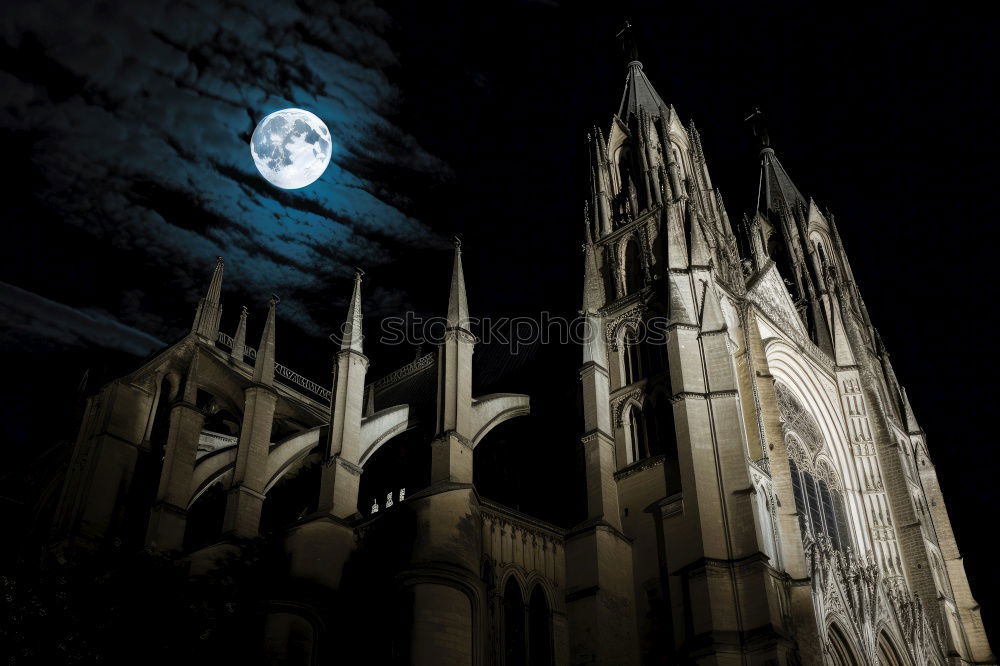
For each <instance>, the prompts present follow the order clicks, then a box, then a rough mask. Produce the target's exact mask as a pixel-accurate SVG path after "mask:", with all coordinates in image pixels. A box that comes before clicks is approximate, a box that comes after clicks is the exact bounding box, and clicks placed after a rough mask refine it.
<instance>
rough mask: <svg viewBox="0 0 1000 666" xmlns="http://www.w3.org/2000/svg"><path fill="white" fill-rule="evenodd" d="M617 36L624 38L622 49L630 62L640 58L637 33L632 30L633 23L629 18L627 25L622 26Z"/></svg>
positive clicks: (626, 21) (626, 20)
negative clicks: (636, 41) (636, 38)
mask: <svg viewBox="0 0 1000 666" xmlns="http://www.w3.org/2000/svg"><path fill="white" fill-rule="evenodd" d="M615 37H617V38H618V39H620V40H622V51H623V52H624V53H625V57H626V58H628V61H629V62H633V61H635V60H638V59H639V49H638V48H636V45H635V34H634V33H633V31H632V23H631V21H629V20H628V18H626V19H625V25H623V26H622V27H621V30H619V31H618V34H616V35H615Z"/></svg>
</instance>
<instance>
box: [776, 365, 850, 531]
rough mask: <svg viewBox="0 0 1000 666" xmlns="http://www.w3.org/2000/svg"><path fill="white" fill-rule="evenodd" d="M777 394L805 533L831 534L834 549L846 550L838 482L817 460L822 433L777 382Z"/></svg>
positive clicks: (789, 392)
mask: <svg viewBox="0 0 1000 666" xmlns="http://www.w3.org/2000/svg"><path fill="white" fill-rule="evenodd" d="M774 393H775V397H776V398H777V401H778V411H779V412H780V414H781V427H782V430H783V431H784V433H785V447H786V449H787V450H788V455H789V458H788V466H789V472H790V473H791V476H792V490H793V492H794V494H795V509H796V511H797V512H798V514H799V526H800V528H801V529H802V534H803V536H805V535H806V534H807V533H809V534H811V535H812V536H813V537H818V536H821V535H822V536H826V537H829V539H830V541H831V542H832V544H833V546H834V547H835V548H837V549H840V550H843V549H845V548H847V546H849V545H850V531H849V529H848V525H847V518H846V513H845V511H844V502H843V498H842V497H841V493H840V491H839V490H838V487H839V483H838V481H837V477H836V475H835V474H834V472H833V470H832V468H831V467H830V465H829V464H828V463H827V462H826V460H825V459H824V458H822V457H819V460H818V462H817V457H818V456H820V452H821V451H823V449H824V446H825V441H824V438H823V433H822V431H821V430H820V428H819V425H818V424H817V423H816V420H815V419H814V418H813V417H812V415H811V414H810V413H809V412H808V411H806V409H805V408H804V407H803V406H802V403H800V402H799V401H798V399H797V398H796V397H795V395H794V394H793V393H792V391H791V389H789V388H788V387H787V386H785V385H784V384H781V383H776V384H775V385H774ZM806 519H808V525H807V524H806Z"/></svg>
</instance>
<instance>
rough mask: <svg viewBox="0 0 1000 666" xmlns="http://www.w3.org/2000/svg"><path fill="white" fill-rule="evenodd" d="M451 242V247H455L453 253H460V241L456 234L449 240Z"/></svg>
mask: <svg viewBox="0 0 1000 666" xmlns="http://www.w3.org/2000/svg"><path fill="white" fill-rule="evenodd" d="M451 242H452V245H454V246H455V251H456V252H461V251H462V239H461V238H460V237H459V235H458V234H455V236H454V237H453V238H452V239H451Z"/></svg>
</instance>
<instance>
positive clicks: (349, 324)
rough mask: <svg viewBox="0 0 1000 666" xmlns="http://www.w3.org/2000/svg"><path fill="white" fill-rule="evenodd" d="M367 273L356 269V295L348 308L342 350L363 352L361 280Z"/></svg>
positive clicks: (354, 294)
mask: <svg viewBox="0 0 1000 666" xmlns="http://www.w3.org/2000/svg"><path fill="white" fill-rule="evenodd" d="M364 275H365V272H364V271H363V270H361V269H360V268H356V269H354V293H352V294H351V304H350V305H349V306H348V308H347V320H346V321H345V322H344V335H343V338H342V339H341V341H340V349H341V350H342V351H343V350H350V351H356V352H358V353H361V352H362V341H363V340H364V335H362V333H361V323H362V321H361V320H362V316H361V278H363V277H364Z"/></svg>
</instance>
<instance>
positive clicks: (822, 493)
mask: <svg viewBox="0 0 1000 666" xmlns="http://www.w3.org/2000/svg"><path fill="white" fill-rule="evenodd" d="M819 499H820V502H821V503H822V505H823V524H824V525H825V526H826V532H827V534H828V535H829V537H830V539H831V540H832V541H833V546H834V548H836V549H837V550H843V548H842V546H841V543H840V530H839V529H838V525H837V512H836V510H835V509H834V506H833V495H832V494H831V493H830V487H829V486H828V485H827V483H826V481H820V482H819Z"/></svg>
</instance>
